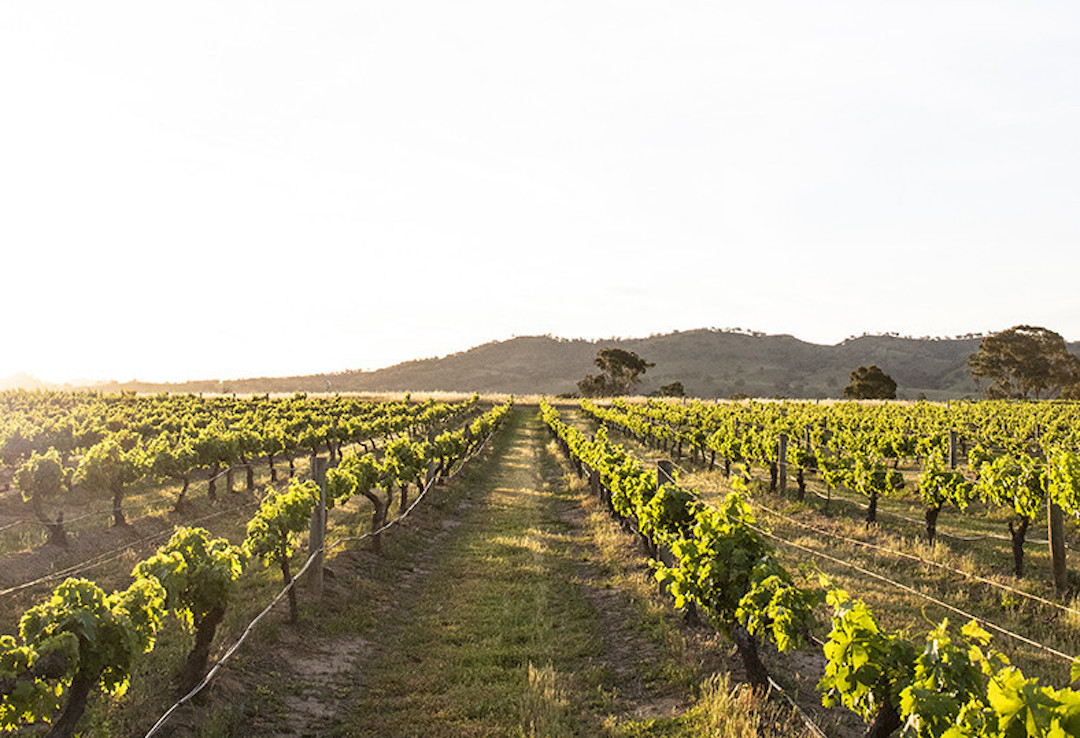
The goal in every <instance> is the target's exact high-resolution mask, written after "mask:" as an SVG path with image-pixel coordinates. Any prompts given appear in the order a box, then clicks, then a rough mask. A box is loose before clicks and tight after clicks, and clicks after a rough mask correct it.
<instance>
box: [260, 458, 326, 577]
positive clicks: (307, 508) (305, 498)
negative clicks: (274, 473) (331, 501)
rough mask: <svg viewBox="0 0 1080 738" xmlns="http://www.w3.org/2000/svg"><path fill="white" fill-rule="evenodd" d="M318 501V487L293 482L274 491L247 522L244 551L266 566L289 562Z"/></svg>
mask: <svg viewBox="0 0 1080 738" xmlns="http://www.w3.org/2000/svg"><path fill="white" fill-rule="evenodd" d="M318 499H319V485H317V484H315V482H312V481H310V480H309V481H306V482H300V481H299V480H296V479H293V480H291V481H290V482H289V487H288V489H286V490H283V491H272V492H270V494H268V495H267V496H266V497H265V498H264V499H263V501H262V505H260V507H259V510H258V512H256V513H255V516H254V517H253V518H252V519H251V520H250V521H248V525H247V538H246V539H245V541H244V552H245V553H247V554H248V555H249V556H254V557H257V558H259V559H261V560H262V561H263V562H265V564H266V565H267V566H270V565H271V564H278V565H280V564H281V563H282V560H283V559H288V557H289V556H291V555H292V553H293V550H294V549H295V547H296V545H297V544H298V538H299V536H300V534H302V533H303V532H304V531H306V530H307V529H308V523H309V522H310V520H311V512H312V510H314V508H315V504H316V503H317V502H318Z"/></svg>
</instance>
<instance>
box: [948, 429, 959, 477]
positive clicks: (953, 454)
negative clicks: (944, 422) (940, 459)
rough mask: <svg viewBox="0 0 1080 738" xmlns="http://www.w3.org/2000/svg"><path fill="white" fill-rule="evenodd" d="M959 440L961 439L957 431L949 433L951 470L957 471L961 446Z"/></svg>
mask: <svg viewBox="0 0 1080 738" xmlns="http://www.w3.org/2000/svg"><path fill="white" fill-rule="evenodd" d="M959 440H960V439H959V437H958V435H957V433H956V431H954V430H951V431H949V469H950V470H955V469H956V458H957V451H958V449H959V446H960V444H959Z"/></svg>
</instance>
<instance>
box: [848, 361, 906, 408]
mask: <svg viewBox="0 0 1080 738" xmlns="http://www.w3.org/2000/svg"><path fill="white" fill-rule="evenodd" d="M844 397H846V398H847V399H849V400H895V399H896V382H894V381H893V378H892V377H890V376H889V375H888V374H886V373H885V372H883V371H882V370H881V368H880V367H878V365H877V364H871V365H870V366H860V367H859V368H858V369H856V370H855V371H853V372H852V373H851V381H849V382H848V386H847V387H844Z"/></svg>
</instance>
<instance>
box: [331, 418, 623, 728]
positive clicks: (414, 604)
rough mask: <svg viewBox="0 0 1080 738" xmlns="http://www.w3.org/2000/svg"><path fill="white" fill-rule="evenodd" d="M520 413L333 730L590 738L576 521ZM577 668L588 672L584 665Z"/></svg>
mask: <svg viewBox="0 0 1080 738" xmlns="http://www.w3.org/2000/svg"><path fill="white" fill-rule="evenodd" d="M523 415H524V413H523V412H521V411H519V412H518V413H517V414H516V417H515V418H513V420H512V426H511V428H510V429H509V431H510V433H512V436H511V439H510V441H509V446H508V448H506V449H505V451H503V453H502V455H501V457H500V458H499V459H498V460H497V461H496V462H495V463H494V464H493V465H492V468H491V469H490V471H489V473H488V475H487V479H486V480H485V481H484V482H483V484H484V488H483V489H482V490H481V491H480V493H479V494H477V495H475V496H474V497H473V499H472V501H471V504H467V505H466V509H465V510H464V514H463V515H462V516H461V518H460V525H457V526H455V530H454V534H453V536H452V537H451V538H450V539H449V540H448V541H447V543H446V545H445V547H443V548H442V549H441V550H439V551H437V552H434V553H433V554H432V560H431V561H430V572H429V575H427V576H425V577H424V579H423V583H422V585H421V586H419V587H417V588H416V589H414V590H413V591H412V592H411V596H410V597H409V598H408V600H407V601H404V602H402V603H401V605H400V606H401V608H402V610H401V611H399V612H396V613H394V615H393V617H392V625H391V626H390V629H389V631H386V632H384V636H385V642H386V643H388V644H390V645H388V646H387V647H386V649H385V652H384V653H383V654H382V657H381V658H380V659H379V660H378V661H377V662H376V663H375V664H374V665H373V667H372V669H371V671H370V673H369V675H368V676H367V678H366V679H365V682H366V689H365V690H364V693H363V697H362V698H361V699H360V700H359V701H358V703H357V704H356V705H354V706H353V708H352V709H351V710H350V713H351V716H350V717H351V718H352V719H347V720H345V721H343V722H344V723H345V725H344V726H343V727H342V728H341V729H340V731H339V733H338V734H339V735H342V736H387V735H395V736H459V735H469V736H511V735H533V734H535V735H597V734H599V732H600V729H599V726H598V724H597V722H596V719H595V718H594V717H593V715H594V714H595V710H593V709H591V708H593V707H600V706H602V704H603V701H604V694H603V690H602V683H603V673H602V672H603V670H602V668H595V669H589V668H587V665H588V664H589V662H590V660H592V659H595V658H596V657H597V656H599V655H600V653H601V649H602V644H601V640H600V637H599V636H600V633H599V626H598V622H597V618H596V616H595V611H594V609H593V607H592V606H591V604H590V602H589V600H588V599H587V598H586V597H584V596H583V594H582V593H581V592H580V589H579V588H578V587H576V586H574V584H573V581H574V579H575V578H576V562H575V560H574V554H573V548H574V547H573V546H572V545H571V538H570V536H571V526H570V525H569V524H568V523H567V522H566V521H565V520H564V518H563V517H562V516H560V508H566V507H567V506H570V505H575V504H576V503H575V502H574V501H573V500H568V499H567V498H566V496H565V495H557V494H553V493H552V491H551V490H550V489H548V485H546V484H545V482H544V479H543V477H542V474H541V459H542V456H543V455H544V453H545V452H544V449H543V447H542V440H543V439H542V437H540V436H539V433H540V430H539V428H538V427H537V425H536V423H535V422H533V421H532V419H531V418H526V417H522V416H523ZM583 665H585V666H586V668H585V669H583V670H582V669H581V667H582V666H583Z"/></svg>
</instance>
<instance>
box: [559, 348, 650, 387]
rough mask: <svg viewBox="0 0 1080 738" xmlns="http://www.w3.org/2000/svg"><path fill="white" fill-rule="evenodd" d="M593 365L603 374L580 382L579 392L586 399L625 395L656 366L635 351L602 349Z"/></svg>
mask: <svg viewBox="0 0 1080 738" xmlns="http://www.w3.org/2000/svg"><path fill="white" fill-rule="evenodd" d="M593 363H595V364H596V366H597V367H598V368H599V369H600V372H601V373H600V374H590V375H589V376H587V377H585V379H583V380H581V381H580V382H578V390H579V391H580V392H581V394H582V395H584V396H585V397H607V396H611V395H625V394H626V393H627V392H629V391H630V388H631V387H633V386H634V385H635V384H637V383H638V382H640V381H641V375H642V374H644V373H645V372H646V371H647V370H648V369H650V368H652V367H654V366H656V364H653V363H651V362H648V361H645V360H644V359H642V358H641V357H640V356H638V355H637V354H635V353H634V352H633V351H625V350H623V349H619V348H605V349H600V350H599V351H598V352H597V353H596V359H595V360H594V362H593Z"/></svg>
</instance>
